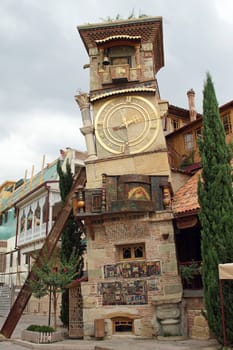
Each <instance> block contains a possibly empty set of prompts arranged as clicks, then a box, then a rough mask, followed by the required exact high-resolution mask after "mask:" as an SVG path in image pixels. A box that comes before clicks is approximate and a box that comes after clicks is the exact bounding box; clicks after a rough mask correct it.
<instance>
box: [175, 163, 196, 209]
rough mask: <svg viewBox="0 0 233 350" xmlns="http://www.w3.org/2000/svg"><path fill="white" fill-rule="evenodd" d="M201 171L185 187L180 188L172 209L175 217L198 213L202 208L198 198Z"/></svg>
mask: <svg viewBox="0 0 233 350" xmlns="http://www.w3.org/2000/svg"><path fill="white" fill-rule="evenodd" d="M200 174H201V170H199V171H197V172H196V174H195V175H193V176H192V177H191V178H190V179H189V180H188V181H187V182H186V184H185V185H184V186H182V187H181V188H179V190H178V191H177V192H176V193H175V195H174V197H173V200H172V209H173V212H174V214H175V215H177V214H181V213H187V212H190V211H196V210H198V209H199V208H200V206H199V203H198V196H197V184H198V180H199V176H200Z"/></svg>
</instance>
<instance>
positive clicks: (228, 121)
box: [222, 112, 232, 135]
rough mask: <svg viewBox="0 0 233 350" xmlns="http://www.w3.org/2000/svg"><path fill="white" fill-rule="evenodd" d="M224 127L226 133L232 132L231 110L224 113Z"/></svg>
mask: <svg viewBox="0 0 233 350" xmlns="http://www.w3.org/2000/svg"><path fill="white" fill-rule="evenodd" d="M222 123H223V128H224V131H225V134H226V135H229V134H231V133H232V125H231V115H230V112H227V113H224V114H223V116H222Z"/></svg>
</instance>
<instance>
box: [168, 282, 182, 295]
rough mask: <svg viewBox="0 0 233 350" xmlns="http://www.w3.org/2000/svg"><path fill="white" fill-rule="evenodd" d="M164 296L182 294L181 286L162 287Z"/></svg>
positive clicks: (169, 285)
mask: <svg viewBox="0 0 233 350" xmlns="http://www.w3.org/2000/svg"><path fill="white" fill-rule="evenodd" d="M164 292H165V294H166V295H167V294H178V293H181V292H182V286H181V284H168V285H165V286H164Z"/></svg>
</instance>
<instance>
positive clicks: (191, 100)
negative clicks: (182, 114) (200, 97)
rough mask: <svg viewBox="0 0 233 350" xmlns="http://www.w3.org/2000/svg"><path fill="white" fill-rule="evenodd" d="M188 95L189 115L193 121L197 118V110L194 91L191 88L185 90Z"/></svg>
mask: <svg viewBox="0 0 233 350" xmlns="http://www.w3.org/2000/svg"><path fill="white" fill-rule="evenodd" d="M187 96H188V103H189V117H190V121H191V122H192V121H194V120H196V118H197V112H196V109H195V91H194V90H193V89H190V90H189V91H188V92H187Z"/></svg>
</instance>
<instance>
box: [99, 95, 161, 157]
mask: <svg viewBox="0 0 233 350" xmlns="http://www.w3.org/2000/svg"><path fill="white" fill-rule="evenodd" d="M158 125H159V116H158V112H157V110H156V108H155V106H154V105H153V104H152V103H151V102H150V101H148V100H147V99H145V98H143V97H141V96H121V97H116V98H114V99H112V100H109V101H107V102H106V103H105V104H103V106H102V107H101V108H100V110H99V111H98V113H97V115H96V118H95V135H96V138H97V140H98V142H99V143H100V144H101V146H102V147H103V148H104V149H106V150H107V151H109V152H111V153H113V154H124V153H126V154H127V153H138V152H142V151H144V150H146V149H147V148H148V147H150V146H151V144H152V143H153V142H154V141H155V139H156V137H157V134H158V129H159V128H158Z"/></svg>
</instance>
